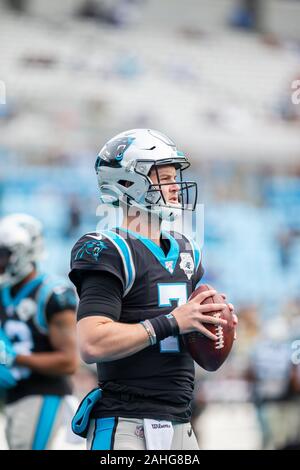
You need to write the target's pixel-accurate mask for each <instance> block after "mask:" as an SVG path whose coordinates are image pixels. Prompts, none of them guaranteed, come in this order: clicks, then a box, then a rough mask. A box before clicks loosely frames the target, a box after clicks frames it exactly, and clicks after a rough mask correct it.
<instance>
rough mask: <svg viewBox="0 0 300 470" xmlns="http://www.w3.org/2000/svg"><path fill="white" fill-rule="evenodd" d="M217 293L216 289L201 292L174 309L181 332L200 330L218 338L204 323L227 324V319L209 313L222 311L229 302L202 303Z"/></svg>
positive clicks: (211, 337)
mask: <svg viewBox="0 0 300 470" xmlns="http://www.w3.org/2000/svg"><path fill="white" fill-rule="evenodd" d="M216 293H217V292H216V291H215V290H207V291H205V292H201V294H198V295H196V296H195V297H194V298H193V299H192V300H190V301H189V302H187V303H186V304H184V305H181V306H180V307H177V308H175V309H174V310H173V311H172V315H173V316H174V317H175V318H176V321H177V323H178V327H179V332H180V334H185V333H190V332H192V331H198V332H199V333H202V334H203V335H205V336H207V338H209V339H211V340H213V341H217V339H218V338H217V337H216V335H214V334H213V333H211V332H210V331H209V330H208V329H207V328H205V326H204V325H205V323H210V324H214V325H226V324H227V321H226V320H223V319H221V318H215V317H214V316H212V315H209V313H210V312H211V313H215V312H218V311H222V310H224V309H225V308H226V306H227V304H225V303H222V304H214V303H211V304H202V302H203V301H204V300H205V299H207V298H208V297H211V296H213V295H215V294H216Z"/></svg>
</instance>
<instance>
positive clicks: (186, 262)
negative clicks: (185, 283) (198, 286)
mask: <svg viewBox="0 0 300 470" xmlns="http://www.w3.org/2000/svg"><path fill="white" fill-rule="evenodd" d="M180 258H181V260H180V264H179V267H180V269H182V270H183V271H184V272H185V274H186V276H187V278H188V279H191V277H192V275H193V272H194V268H195V265H194V261H193V258H192V256H191V255H190V253H180Z"/></svg>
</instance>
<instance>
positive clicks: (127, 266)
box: [99, 230, 135, 297]
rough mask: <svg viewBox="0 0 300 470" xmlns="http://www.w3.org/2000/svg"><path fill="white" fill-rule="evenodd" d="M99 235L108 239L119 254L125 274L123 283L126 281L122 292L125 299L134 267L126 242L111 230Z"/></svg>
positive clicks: (131, 280) (131, 283)
mask: <svg viewBox="0 0 300 470" xmlns="http://www.w3.org/2000/svg"><path fill="white" fill-rule="evenodd" d="M99 233H100V234H101V235H103V236H104V237H106V238H108V240H110V241H111V243H112V244H113V245H114V246H115V247H116V249H117V250H118V252H119V254H120V257H121V259H122V262H123V266H124V272H125V281H126V285H125V290H124V297H125V295H127V294H128V292H129V291H130V289H131V287H132V285H133V283H134V280H135V267H134V263H133V259H132V254H131V250H130V248H129V246H128V243H127V242H126V240H124V238H123V237H121V235H119V234H118V233H116V232H113V231H112V230H103V231H101V232H99Z"/></svg>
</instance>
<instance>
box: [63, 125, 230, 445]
mask: <svg viewBox="0 0 300 470" xmlns="http://www.w3.org/2000/svg"><path fill="white" fill-rule="evenodd" d="M189 166H190V164H189V162H188V159H187V158H186V157H185V156H184V155H183V154H182V153H181V152H178V151H177V149H176V146H175V144H174V143H173V142H172V141H171V140H170V139H169V138H168V137H166V136H165V135H163V134H161V133H159V132H157V131H153V130H150V129H135V130H131V131H127V132H124V133H122V134H119V135H118V136H116V137H114V138H113V139H111V140H110V141H109V142H108V143H107V144H106V145H105V146H104V147H103V148H102V150H101V151H100V153H99V155H98V158H97V161H96V173H97V177H98V184H99V188H100V198H101V201H102V202H103V203H113V204H115V205H116V204H120V205H121V207H122V208H123V213H124V219H123V223H122V226H120V227H117V228H114V229H112V230H106V231H102V232H95V233H88V234H86V235H85V236H83V237H82V238H81V239H80V240H79V241H78V242H77V243H76V244H75V246H74V248H73V250H72V255H71V272H70V279H71V280H72V281H73V282H74V284H75V286H76V288H77V291H78V294H79V297H80V304H79V309H78V335H79V347H80V351H81V354H82V357H83V359H84V360H85V361H86V362H87V363H97V368H98V380H99V389H95V390H93V391H92V392H91V393H90V394H89V395H88V397H87V398H86V399H85V400H83V402H82V403H81V405H80V407H79V409H78V412H77V414H76V415H75V417H74V419H73V430H74V432H75V433H77V434H79V435H81V436H83V437H87V447H88V448H89V449H92V450H96V449H98V450H108V449H117V450H124V449H137V450H138V449H140V450H145V449H198V444H197V440H196V438H195V435H194V432H193V430H192V428H191V424H190V417H191V400H192V396H193V388H194V363H193V360H192V358H191V356H190V355H189V353H188V352H187V350H186V349H185V347H184V344H183V341H182V337H181V335H182V334H184V333H188V332H191V331H199V332H201V333H203V334H204V335H206V336H207V337H208V338H210V339H211V340H216V336H215V335H213V334H212V333H211V332H210V331H208V329H207V328H206V327H205V324H208V323H210V324H216V325H221V324H224V322H225V321H224V320H222V319H217V318H215V317H214V316H213V312H216V311H221V310H222V309H224V307H225V306H226V304H225V303H221V304H205V305H200V302H202V301H203V300H204V299H206V298H207V297H209V296H210V295H212V293H213V292H215V291H207V292H204V293H202V294H200V295H198V296H197V297H195V299H193V300H191V301H189V302H188V298H189V296H190V295H191V293H192V292H193V290H194V289H195V286H196V284H197V283H198V282H199V281H200V279H201V278H202V275H203V268H202V265H201V255H200V250H199V247H198V246H197V244H196V243H195V242H194V241H193V240H190V239H189V238H188V237H186V236H184V235H182V234H179V233H175V232H173V233H170V232H165V231H162V230H161V223H162V221H163V220H168V221H172V220H174V219H175V218H176V217H177V216H178V217H180V216H181V215H182V212H183V211H184V210H189V209H192V210H193V209H195V207H196V183H194V182H189V181H184V180H183V179H182V174H183V171H184V170H185V169H186V168H188V167H189ZM193 191H194V198H193V197H192V193H193ZM224 302H225V301H224ZM230 308H231V310H232V311H233V307H232V305H231V307H230Z"/></svg>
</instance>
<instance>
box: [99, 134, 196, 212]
mask: <svg viewBox="0 0 300 470" xmlns="http://www.w3.org/2000/svg"><path fill="white" fill-rule="evenodd" d="M163 165H174V167H175V169H176V170H177V171H178V174H177V178H176V179H177V181H176V184H177V185H178V186H179V187H180V189H179V193H178V196H179V197H178V199H179V203H176V204H174V203H173V204H171V203H167V202H166V201H165V198H164V195H163V192H162V190H161V188H162V185H166V184H172V183H160V180H159V174H158V171H157V167H158V166H163ZM189 166H190V162H189V161H188V159H187V157H186V156H185V155H184V154H183V153H182V152H179V151H178V150H177V148H176V145H175V143H174V142H173V141H172V140H171V139H169V137H167V136H165V135H164V134H162V133H160V132H158V131H155V130H152V129H132V130H129V131H125V132H122V133H121V134H118V135H116V136H115V137H113V138H112V139H111V140H109V141H108V142H107V143H106V144H105V145H104V147H103V148H102V149H101V150H100V152H99V154H98V157H97V160H96V164H95V170H96V174H97V178H98V184H99V189H100V199H101V202H103V203H106V204H107V203H113V204H116V203H118V202H119V201H122V202H123V203H125V204H128V205H131V206H136V207H138V208H140V209H142V210H146V211H149V212H152V213H155V214H157V215H158V216H159V217H160V218H161V219H162V220H169V221H172V220H174V219H176V218H177V217H178V216H179V215H180V214H181V213H182V211H183V210H186V209H187V210H194V209H195V207H196V202H197V184H196V183H195V182H193V181H183V178H182V173H183V171H184V170H185V169H187V168H188V167H189ZM152 169H155V170H156V175H157V180H158V183H155V184H153V183H152V181H151V179H150V178H149V173H150V171H151V170H152ZM192 192H193V193H194V194H193V197H191V193H192Z"/></svg>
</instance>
